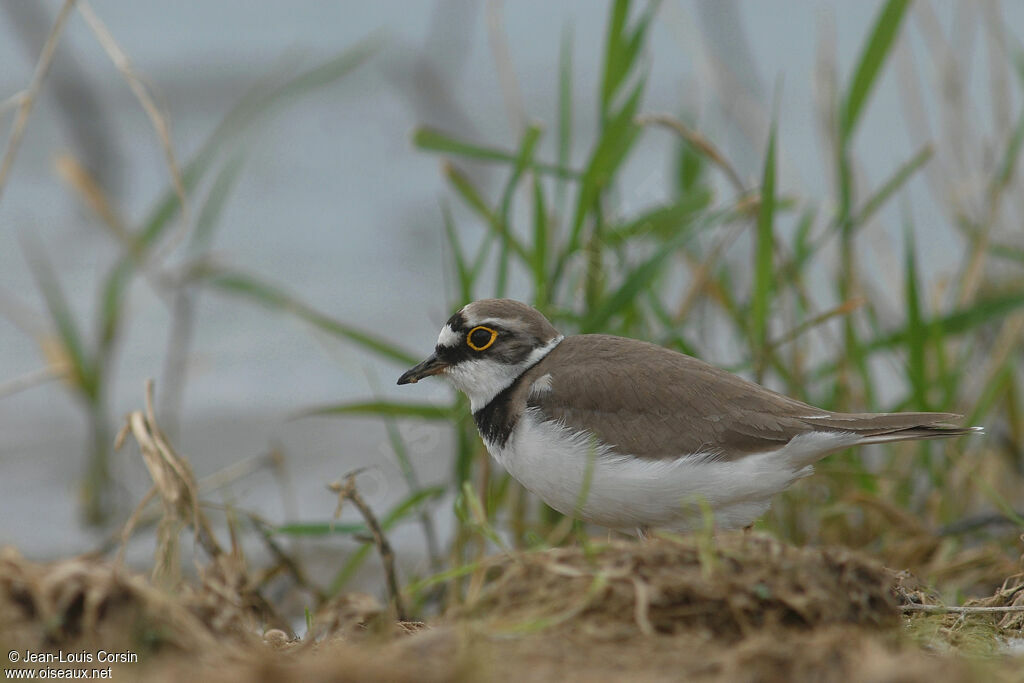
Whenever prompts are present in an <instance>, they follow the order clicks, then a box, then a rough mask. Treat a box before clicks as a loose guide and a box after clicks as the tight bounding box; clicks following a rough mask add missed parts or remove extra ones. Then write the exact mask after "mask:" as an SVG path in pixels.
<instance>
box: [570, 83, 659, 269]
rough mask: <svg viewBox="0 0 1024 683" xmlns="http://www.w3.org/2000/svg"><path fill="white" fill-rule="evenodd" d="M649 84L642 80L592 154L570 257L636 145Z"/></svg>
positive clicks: (575, 216) (572, 233)
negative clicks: (586, 223)
mask: <svg viewBox="0 0 1024 683" xmlns="http://www.w3.org/2000/svg"><path fill="white" fill-rule="evenodd" d="M645 84H646V81H645V80H641V81H640V82H639V83H638V84H637V86H636V88H634V89H633V93H632V94H631V95H630V97H629V99H627V100H626V103H625V104H624V105H623V107H622V110H621V111H620V112H619V113H618V115H616V116H615V118H613V119H612V120H611V121H609V122H608V124H607V125H606V127H605V130H604V131H603V133H602V135H601V138H600V139H599V140H598V142H597V145H596V146H595V147H594V151H593V152H592V153H591V156H590V161H589V163H588V164H587V169H586V171H584V174H583V179H582V182H581V183H580V189H579V196H578V197H577V200H576V211H575V213H574V214H573V221H572V228H571V230H570V234H569V245H568V247H567V249H566V253H565V256H566V257H568V256H569V255H571V254H572V253H574V252H575V251H576V250H577V249H578V248H579V245H580V235H581V232H582V229H583V223H584V221H585V220H586V217H587V215H588V214H589V213H590V212H591V211H592V210H593V208H594V205H595V203H596V201H597V199H598V197H599V196H600V195H601V192H603V191H604V189H605V188H606V187H608V185H609V184H610V183H611V181H612V179H613V178H614V176H615V174H616V173H617V172H618V170H619V167H620V166H621V165H622V162H623V161H624V160H625V158H626V155H627V154H628V153H629V151H630V149H631V148H632V147H633V143H634V142H635V141H636V138H637V135H638V134H639V132H640V129H639V128H638V127H637V125H636V124H635V123H634V119H635V118H636V113H637V110H638V108H639V106H640V99H641V97H642V96H643V92H644V86H645ZM563 260H564V259H563Z"/></svg>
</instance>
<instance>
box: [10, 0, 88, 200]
mask: <svg viewBox="0 0 1024 683" xmlns="http://www.w3.org/2000/svg"><path fill="white" fill-rule="evenodd" d="M74 5H75V0H64V4H63V5H61V8H60V11H59V12H58V13H57V18H56V19H55V20H54V22H53V28H51V29H50V33H49V35H47V36H46V42H45V43H44V44H43V49H42V52H41V53H40V54H39V61H37V62H36V68H35V71H34V72H33V74H32V80H31V82H29V85H28V88H26V89H25V91H24V92H23V93H19V94H18V95H17V97H19V102H18V115H17V117H16V118H15V119H14V124H13V125H12V126H11V134H10V137H8V139H7V149H6V150H5V151H4V156H3V159H2V160H0V198H2V197H3V192H4V188H5V187H6V186H7V177H8V176H9V175H10V173H11V168H12V167H13V166H14V160H15V158H17V156H18V147H20V146H21V140H22V138H23V137H24V136H25V126H26V125H28V117H29V114H31V113H32V105H34V104H35V101H36V98H37V97H38V96H39V90H40V88H42V87H43V80H45V78H46V74H47V72H49V70H50V64H51V63H52V62H53V56H54V54H56V52H57V45H59V44H60V35H61V32H62V31H63V30H64V25H65V24H66V23H67V20H68V16H69V15H70V14H71V9H72V8H73V7H74Z"/></svg>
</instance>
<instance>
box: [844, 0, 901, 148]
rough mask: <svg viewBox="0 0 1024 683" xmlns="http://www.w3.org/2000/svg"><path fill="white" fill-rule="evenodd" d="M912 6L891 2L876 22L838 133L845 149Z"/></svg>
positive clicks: (852, 85) (886, 4) (899, 1)
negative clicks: (905, 16)
mask: <svg viewBox="0 0 1024 683" xmlns="http://www.w3.org/2000/svg"><path fill="white" fill-rule="evenodd" d="M909 6H910V0H889V1H888V2H887V3H885V7H883V8H882V11H881V13H879V15H878V18H877V19H876V20H875V25H874V28H873V29H872V30H871V36H870V37H869V38H868V41H867V43H866V44H865V45H864V47H863V49H862V51H861V55H860V59H858V61H857V68H856V70H855V71H854V74H853V80H852V81H851V82H850V87H849V89H848V90H847V92H846V97H845V99H844V102H843V108H842V112H841V114H840V116H841V118H840V122H839V126H840V128H839V133H840V140H841V141H842V143H843V146H844V147H845V143H846V142H847V141H849V140H850V138H851V137H853V133H854V131H855V130H856V128H857V123H858V121H859V120H860V116H861V114H862V112H863V109H864V105H865V103H866V102H867V100H868V97H869V96H870V95H871V91H872V89H873V88H874V86H875V82H876V81H877V80H878V75H879V73H880V72H881V70H882V65H883V64H884V63H885V60H886V58H887V57H888V56H889V52H890V51H891V50H892V46H893V44H894V42H895V41H896V37H897V35H899V30H900V24H901V23H902V22H903V17H904V15H905V14H906V12H907V8H908V7H909Z"/></svg>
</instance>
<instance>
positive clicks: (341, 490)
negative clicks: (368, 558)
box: [327, 471, 408, 621]
mask: <svg viewBox="0 0 1024 683" xmlns="http://www.w3.org/2000/svg"><path fill="white" fill-rule="evenodd" d="M357 474H358V471H356V472H353V473H351V474H349V475H347V476H346V477H345V482H344V483H342V482H340V481H336V482H334V483H332V484H328V486H327V488H329V489H330V490H331V491H334V492H335V493H337V494H338V507H337V509H336V510H335V511H334V517H335V519H337V518H338V517H339V516H341V507H342V505H343V504H344V502H345V501H346V500H350V501H352V504H353V505H355V506H356V508H358V510H359V514H361V515H362V516H363V519H364V520H365V521H366V526H367V527H369V529H370V533H371V534H372V535H373V542H374V545H376V546H377V552H378V553H379V554H380V560H381V562H382V563H383V564H384V576H385V579H386V580H387V589H388V597H389V598H390V600H391V604H392V605H393V606H394V608H395V615H396V616H397V618H398V620H399V621H408V618H407V617H408V615H407V614H406V612H405V605H404V604H403V602H402V593H401V591H399V589H398V579H397V578H396V575H395V553H394V551H393V550H392V549H391V544H390V543H388V539H387V537H386V536H384V531H383V530H382V529H381V528H380V523H378V522H377V516H376V515H374V514H373V510H372V509H370V506H369V505H368V504H367V503H366V501H365V500H364V499H363V497H362V496H361V495H359V491H358V489H356V475H357Z"/></svg>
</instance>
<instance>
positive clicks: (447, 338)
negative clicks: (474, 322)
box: [437, 324, 462, 346]
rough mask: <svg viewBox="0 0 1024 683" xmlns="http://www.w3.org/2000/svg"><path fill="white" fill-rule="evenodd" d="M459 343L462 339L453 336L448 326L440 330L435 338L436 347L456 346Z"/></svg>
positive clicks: (453, 333) (450, 327) (453, 332)
mask: <svg viewBox="0 0 1024 683" xmlns="http://www.w3.org/2000/svg"><path fill="white" fill-rule="evenodd" d="M461 341H462V338H461V337H460V336H459V335H457V334H455V330H453V329H452V326H451V325H448V324H445V326H444V327H442V328H441V334H439V335H438V336H437V345H438V346H458V345H459V344H460V343H461Z"/></svg>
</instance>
